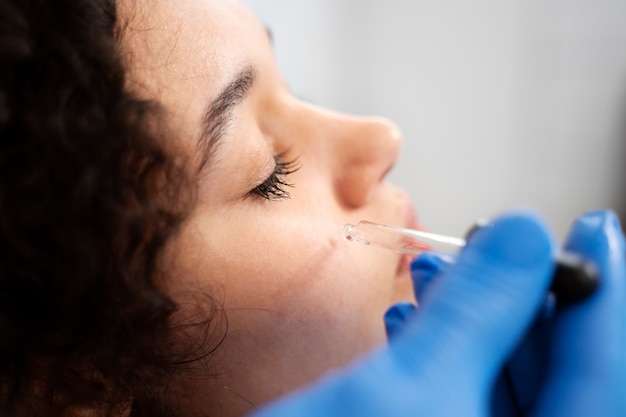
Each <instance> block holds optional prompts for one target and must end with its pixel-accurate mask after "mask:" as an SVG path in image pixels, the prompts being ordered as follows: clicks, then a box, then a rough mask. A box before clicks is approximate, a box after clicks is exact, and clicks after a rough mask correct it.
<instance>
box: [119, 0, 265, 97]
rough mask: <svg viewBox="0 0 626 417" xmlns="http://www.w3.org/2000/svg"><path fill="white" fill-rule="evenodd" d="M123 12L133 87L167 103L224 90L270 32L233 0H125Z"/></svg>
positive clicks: (123, 36) (121, 18) (124, 43)
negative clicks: (225, 83) (258, 43)
mask: <svg viewBox="0 0 626 417" xmlns="http://www.w3.org/2000/svg"><path fill="white" fill-rule="evenodd" d="M118 14H119V19H118V21H119V22H120V28H121V29H120V30H121V41H122V47H123V48H124V50H125V52H126V54H127V56H128V60H127V63H128V72H129V80H130V82H131V83H132V84H133V86H132V87H133V88H134V89H136V90H139V92H141V93H143V94H145V95H147V96H148V97H150V98H158V99H159V101H160V102H162V103H163V104H165V105H166V106H167V105H168V103H170V102H172V101H178V99H179V98H180V97H181V96H185V97H187V98H190V97H193V96H197V95H198V94H197V91H198V88H202V89H203V91H206V92H210V91H216V90H217V89H219V88H220V86H221V82H223V80H227V79H229V78H230V77H232V76H233V74H234V73H235V72H236V71H238V70H239V69H240V67H241V65H243V64H244V63H246V62H249V61H251V60H252V61H253V60H254V56H253V55H254V51H255V50H258V45H256V47H255V43H257V42H258V40H259V39H262V37H264V36H265V34H264V28H263V26H262V25H261V24H260V22H259V21H258V20H257V19H256V18H255V17H254V16H253V15H251V14H250V12H249V11H248V10H247V9H245V8H244V7H243V6H241V5H240V4H239V3H237V2H236V1H232V0H139V1H136V0H120V2H119V5H118ZM194 93H195V94H194Z"/></svg>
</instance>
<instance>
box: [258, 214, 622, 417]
mask: <svg viewBox="0 0 626 417" xmlns="http://www.w3.org/2000/svg"><path fill="white" fill-rule="evenodd" d="M597 234H598V235H599V236H600V235H603V232H601V231H598V232H597ZM597 239H598V238H596V237H593V236H583V237H581V238H580V239H579V240H580V241H581V244H585V245H589V244H590V243H589V242H587V240H591V241H593V242H595V240H597ZM613 240H614V241H617V239H616V238H614V239H613ZM615 245H618V244H617V243H616V244H615ZM615 245H614V247H611V248H610V250H609V249H608V248H607V249H606V250H605V251H604V252H602V253H601V254H600V255H598V256H599V257H601V258H602V257H603V256H604V257H606V256H608V255H606V254H607V252H608V253H611V259H612V261H611V262H612V263H611V264H610V265H607V266H606V267H605V268H604V269H603V272H604V273H608V270H612V269H613V268H617V269H618V270H619V271H617V272H615V273H613V272H610V273H611V274H613V276H615V281H618V278H617V275H620V274H621V275H620V276H619V279H622V280H623V277H622V275H623V259H621V258H620V257H619V256H617V255H616V254H617V253H618V252H619V254H620V256H621V254H622V253H623V251H624V249H623V245H622V246H621V247H617V246H615ZM553 252H554V246H553V243H552V240H551V239H550V237H549V235H548V233H547V232H546V229H545V227H544V226H543V225H542V224H541V222H540V221H539V220H538V219H537V218H536V217H534V216H533V215H530V214H514V215H508V216H504V217H502V218H500V219H498V220H497V221H495V222H493V223H492V225H491V227H487V228H483V229H481V230H479V231H477V232H476V233H475V234H474V235H473V236H472V238H471V239H470V241H469V242H468V245H467V246H466V247H465V249H464V250H463V252H462V253H461V254H460V255H459V256H458V260H457V262H456V263H455V264H454V265H451V266H449V267H448V268H447V269H446V271H445V273H443V274H441V276H438V277H437V279H436V281H435V282H433V283H431V284H430V285H429V288H428V291H427V297H422V301H421V302H420V307H419V309H418V310H416V311H415V312H414V313H413V314H410V317H408V318H407V319H406V320H404V322H403V326H402V328H401V329H400V330H399V331H397V332H395V335H394V337H393V338H392V339H391V340H390V343H389V346H388V347H386V348H381V349H380V350H378V351H377V352H375V353H373V354H372V355H370V356H369V357H367V358H365V359H363V360H361V361H359V362H357V363H355V364H354V365H352V366H351V367H349V368H347V369H344V370H341V371H337V372H336V373H334V374H332V375H330V376H328V377H326V378H324V379H322V380H321V381H319V382H317V383H316V384H314V385H313V386H311V387H308V388H305V389H303V390H301V391H299V392H297V393H294V394H291V395H289V396H288V397H286V398H284V399H282V400H279V401H277V402H274V403H273V404H270V405H268V406H266V407H265V408H264V409H262V410H260V411H259V412H257V413H256V414H255V416H257V417H261V416H264V417H287V416H289V417H291V416H299V417H308V416H311V417H313V416H315V417H318V416H359V417H367V416H372V417H374V416H375V417H380V416H386V417H394V416H409V415H421V416H450V417H458V416H464V417H471V416H476V417H478V416H481V417H483V416H487V415H488V409H489V396H490V393H491V388H492V385H493V382H494V380H495V378H496V376H497V374H498V372H499V371H500V369H501V368H502V366H503V364H504V362H505V360H506V359H507V358H508V357H509V356H510V354H511V352H512V351H513V350H514V348H515V346H516V345H517V344H518V343H519V341H520V340H521V339H522V338H523V336H524V335H525V333H526V331H527V330H528V328H529V327H530V325H531V323H532V322H533V319H534V316H535V314H536V312H537V311H538V309H539V308H540V306H541V304H542V302H543V299H544V297H545V293H546V291H547V288H548V286H549V281H550V276H551V273H552V269H553V262H552V255H553ZM618 258H619V259H618ZM603 259H604V258H603ZM623 295H624V294H623V291H622V292H621V296H622V297H623ZM590 301H591V300H590ZM599 304H601V305H603V304H604V301H603V299H602V300H600V301H599ZM614 330H615V329H611V331H614ZM602 336H603V337H605V336H606V337H608V336H607V335H602ZM346 337H349V335H346ZM618 337H619V336H618ZM622 339H623V335H622ZM555 346H557V348H556V350H557V351H558V350H560V349H566V348H569V349H570V350H571V349H572V348H571V347H562V346H560V345H558V344H557V343H555ZM622 353H623V352H622ZM566 356H567V355H566ZM584 359H585V360H589V358H588V357H585V358H584ZM559 363H560V362H559ZM560 372H561V370H560V368H559V369H555V371H554V373H553V375H554V376H555V378H556V379H559V378H557V376H560V375H561V373H560ZM560 380H563V381H567V380H568V379H567V377H566V376H564V377H563V378H560ZM613 382H617V381H611V383H613ZM556 386H560V387H562V386H563V384H559V383H557V382H556V381H555V387H556ZM574 388H576V387H574ZM567 389H569V387H567ZM567 389H561V391H560V392H558V393H556V388H550V389H546V392H547V393H550V394H552V392H553V391H554V392H555V393H556V394H558V395H564V394H567ZM556 394H555V395H556ZM555 398H556V397H550V398H547V400H546V401H547V403H548V404H552V403H550V401H548V400H554V401H553V403H556V400H555ZM563 398H564V397H559V398H558V401H562V400H563ZM565 398H567V397H565ZM575 400H576V399H573V401H575ZM546 407H547V406H546ZM545 410H552V408H550V407H547V408H545ZM546 412H547V411H546ZM571 415H582V414H571ZM609 415H610V414H609Z"/></svg>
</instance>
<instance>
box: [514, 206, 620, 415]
mask: <svg viewBox="0 0 626 417" xmlns="http://www.w3.org/2000/svg"><path fill="white" fill-rule="evenodd" d="M625 246H626V245H625V244H624V236H623V234H622V231H621V229H620V226H619V222H618V220H617V218H616V216H615V215H614V214H613V213H611V212H602V211H596V212H591V213H588V214H586V215H584V216H582V217H580V218H579V219H578V220H577V221H576V222H575V224H574V225H573V227H572V229H571V231H570V233H569V236H568V238H567V239H566V243H565V250H567V251H569V252H573V253H577V254H579V255H581V256H582V257H584V258H586V259H588V260H591V261H593V262H594V263H595V264H596V266H597V267H598V269H599V272H600V287H599V288H598V290H597V291H596V293H594V294H593V295H592V296H591V297H590V298H589V299H587V300H584V301H583V302H579V303H576V304H573V305H568V306H565V307H563V308H560V309H557V310H556V311H554V315H553V317H551V318H549V319H547V320H544V321H543V322H542V323H540V326H539V327H538V328H537V329H536V330H535V331H534V333H533V334H531V335H530V337H529V338H528V340H527V341H526V342H525V343H523V344H522V345H521V346H520V347H519V348H518V351H517V352H516V354H515V355H514V356H513V358H512V361H511V366H510V368H511V371H512V378H513V382H514V383H515V388H516V390H517V396H518V398H520V399H521V400H522V401H523V403H522V405H523V406H524V408H525V409H526V410H528V411H532V415H533V416H546V417H548V416H550V417H552V416H572V417H577V416H625V415H626V395H625V394H626V267H625V266H624V257H625ZM538 348H539V349H541V348H543V349H542V350H538ZM533 351H534V352H535V353H539V356H540V358H541V357H543V358H545V359H546V360H545V361H541V360H540V361H536V362H537V363H535V364H534V366H533V364H532V363H531V361H532V357H533V355H532V354H529V352H531V353H532V352H533ZM541 362H544V363H541ZM525 415H530V412H529V413H527V414H525Z"/></svg>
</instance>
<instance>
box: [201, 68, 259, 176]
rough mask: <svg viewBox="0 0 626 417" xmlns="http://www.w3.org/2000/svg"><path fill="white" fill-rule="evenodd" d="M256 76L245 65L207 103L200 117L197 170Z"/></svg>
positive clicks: (205, 163) (213, 148)
mask: <svg viewBox="0 0 626 417" xmlns="http://www.w3.org/2000/svg"><path fill="white" fill-rule="evenodd" d="M255 78H256V71H255V69H254V67H252V66H250V65H247V66H245V67H244V68H243V69H242V70H241V71H239V73H237V75H236V76H235V77H234V78H233V80H232V81H231V82H229V83H228V84H226V85H225V86H224V88H223V89H222V91H221V92H220V94H219V95H218V96H217V97H216V98H215V99H214V100H213V101H211V102H210V103H209V105H208V106H207V109H206V111H205V113H204V116H203V117H202V134H201V137H200V139H199V141H198V145H197V150H198V152H200V155H201V159H200V165H199V171H201V170H203V169H204V168H205V167H206V165H207V164H208V163H209V160H210V159H211V156H213V154H214V153H215V149H216V148H217V147H218V146H219V143H220V139H221V138H222V136H223V135H224V132H225V131H226V129H227V128H228V124H229V122H230V121H231V118H232V110H233V108H235V107H236V106H237V105H238V104H239V103H241V102H242V101H243V99H244V98H245V97H246V95H247V94H248V92H249V91H250V89H251V88H252V86H253V85H254V80H255Z"/></svg>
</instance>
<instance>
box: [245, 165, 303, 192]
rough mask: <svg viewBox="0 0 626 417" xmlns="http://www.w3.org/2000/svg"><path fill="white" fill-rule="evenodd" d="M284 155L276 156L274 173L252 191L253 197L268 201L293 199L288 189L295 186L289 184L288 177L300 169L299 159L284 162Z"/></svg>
mask: <svg viewBox="0 0 626 417" xmlns="http://www.w3.org/2000/svg"><path fill="white" fill-rule="evenodd" d="M284 154H285V153H280V154H278V155H274V162H275V166H274V172H272V173H271V174H270V176H269V177H267V179H266V180H265V181H263V182H262V183H261V184H259V185H257V186H256V187H255V188H254V189H253V190H252V191H250V194H251V195H252V196H256V197H261V198H264V199H266V200H268V201H281V200H288V199H289V198H291V196H290V194H289V191H287V190H286V188H287V187H293V184H291V183H289V182H287V181H286V177H287V176H288V175H290V174H293V173H294V172H296V171H297V170H298V169H300V165H298V158H294V159H292V160H290V161H283V156H284Z"/></svg>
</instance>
